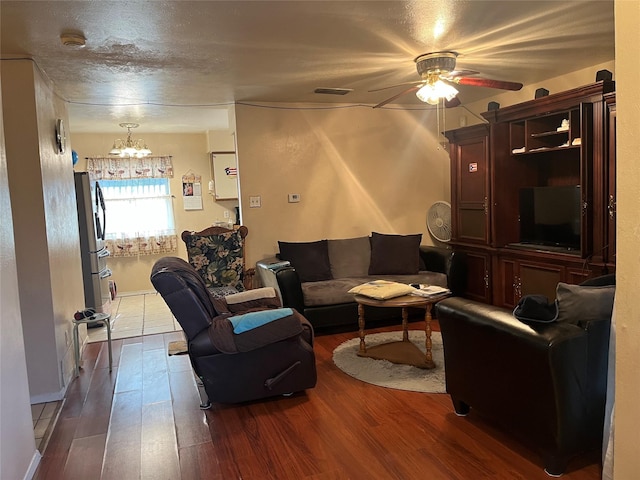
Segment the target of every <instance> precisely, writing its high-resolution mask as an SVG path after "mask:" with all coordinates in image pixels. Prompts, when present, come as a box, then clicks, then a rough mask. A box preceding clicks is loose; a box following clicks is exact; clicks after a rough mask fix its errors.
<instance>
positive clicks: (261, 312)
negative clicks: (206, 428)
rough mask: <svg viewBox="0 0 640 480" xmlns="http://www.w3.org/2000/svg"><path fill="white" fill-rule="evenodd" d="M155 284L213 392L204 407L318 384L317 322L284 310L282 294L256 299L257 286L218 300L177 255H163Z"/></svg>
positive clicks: (206, 388) (153, 278) (204, 384)
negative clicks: (314, 325)
mask: <svg viewBox="0 0 640 480" xmlns="http://www.w3.org/2000/svg"><path fill="white" fill-rule="evenodd" d="M151 283H152V284H153V286H154V287H155V289H156V290H157V291H158V292H159V293H160V294H161V295H162V297H163V299H164V301H165V302H166V303H167V305H168V307H169V309H170V310H171V312H172V313H173V315H174V316H175V317H176V319H177V320H178V322H179V323H180V326H181V327H182V329H183V330H184V334H185V337H186V340H187V345H188V353H189V357H190V359H191V364H192V366H193V370H194V372H195V374H196V376H197V377H198V378H199V379H200V380H201V382H202V387H203V388H204V391H205V392H206V395H207V397H208V398H204V399H202V405H201V408H208V407H209V406H210V402H219V403H238V402H244V401H249V400H256V399H259V398H264V397H270V396H276V395H288V394H291V393H294V392H298V391H301V390H305V389H308V388H312V387H314V386H315V384H316V378H317V376H316V365H315V354H314V352H313V328H312V326H311V324H310V323H309V322H308V321H307V320H306V319H305V318H304V317H303V316H302V315H301V314H300V313H298V312H297V311H295V310H292V309H283V308H278V307H280V300H279V298H278V297H277V295H276V294H275V292H273V296H272V298H266V299H261V298H257V297H259V295H258V294H257V292H256V290H251V291H248V292H244V293H240V294H237V295H239V296H243V295H244V296H248V297H249V299H248V300H247V301H242V302H239V303H231V302H232V299H230V300H229V301H227V299H226V298H215V297H214V296H213V295H212V294H211V292H209V290H207V288H206V286H205V284H204V281H203V279H202V277H201V276H200V275H199V274H198V273H197V272H196V270H195V269H194V268H193V267H192V266H191V265H189V264H188V263H187V262H186V261H184V260H182V259H181V258H177V257H164V258H161V259H159V260H158V261H157V262H156V263H155V264H154V266H153V268H152V271H151ZM263 290H267V289H263ZM242 298H244V297H242ZM252 313H253V314H254V315H250V314H252ZM273 318H276V319H275V320H274V319H273ZM237 325H241V326H244V328H240V329H238V328H237ZM234 330H236V331H238V332H241V333H236V332H234ZM201 393H202V392H201Z"/></svg>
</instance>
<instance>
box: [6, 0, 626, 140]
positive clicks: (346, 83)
mask: <svg viewBox="0 0 640 480" xmlns="http://www.w3.org/2000/svg"><path fill="white" fill-rule="evenodd" d="M0 19H1V35H2V36H1V41H0V46H1V49H2V58H9V57H29V58H33V59H34V60H35V62H36V63H37V65H38V67H39V68H40V69H41V70H42V71H43V72H45V74H46V76H48V77H49V78H50V79H51V80H52V82H53V83H54V84H55V85H56V87H57V89H58V91H59V93H60V94H61V96H62V97H63V98H64V99H65V100H67V101H68V102H69V114H70V130H71V131H72V132H109V131H113V132H116V131H122V129H121V128H120V127H118V123H120V122H125V121H135V122H138V123H140V124H141V127H140V131H141V132H200V131H205V130H209V129H216V128H225V126H226V122H227V118H228V115H227V108H226V107H227V106H228V105H231V104H233V103H234V102H291V103H301V102H302V103H306V102H340V103H349V104H365V105H371V106H373V105H375V104H376V103H378V102H380V101H382V100H384V99H386V98H387V97H390V96H392V95H394V94H395V93H398V92H399V91H400V90H401V89H402V87H400V88H398V89H389V90H384V91H381V92H373V93H371V92H369V90H371V89H375V88H380V87H384V86H387V85H394V84H397V83H402V82H410V81H415V80H419V76H418V74H417V72H416V69H415V64H414V62H413V59H414V58H415V57H416V56H417V55H419V54H422V53H426V52H431V51H439V50H455V51H457V52H459V53H460V56H459V57H458V62H457V68H464V69H470V70H477V71H479V72H480V74H479V76H480V77H486V78H495V79H500V80H510V81H516V82H522V83H524V84H525V85H527V84H534V83H536V82H539V81H541V80H544V79H547V78H550V77H554V76H558V75H561V74H562V72H570V71H575V70H579V69H581V68H584V67H587V66H589V65H594V64H598V63H603V62H607V61H610V60H613V58H614V17H613V1H612V0H608V1H565V2H557V1H553V2H547V1H539V0H536V1H481V0H471V1H451V0H448V1H445V0H441V1H389V2H385V1H364V2H352V1H338V2H331V1H285V2H275V1H258V2H250V1H231V2H223V1H196V2H191V1H128V2H112V1H70V2H66V1H49V2H46V1H33V2H29V1H15V2H12V1H4V0H3V1H2V2H0ZM66 31H71V32H81V33H82V34H83V35H84V36H85V37H86V39H87V42H86V46H85V47H84V48H80V49H77V48H69V47H64V46H63V45H62V44H61V42H60V34H61V33H62V32H66ZM317 87H340V88H349V89H353V91H352V92H351V93H349V94H347V95H344V96H333V95H318V94H314V93H313V91H314V89H315V88H317ZM459 90H460V98H461V100H462V101H463V102H467V103H468V102H471V101H475V100H480V99H484V98H490V97H491V96H492V95H495V94H496V93H499V91H496V90H492V89H487V88H480V87H462V86H461V87H459ZM396 103H401V104H404V105H411V106H415V107H418V106H424V107H425V108H426V106H425V104H422V103H421V102H419V101H418V100H417V99H416V98H415V95H411V94H409V95H405V96H403V97H401V98H400V99H398V100H397V102H396Z"/></svg>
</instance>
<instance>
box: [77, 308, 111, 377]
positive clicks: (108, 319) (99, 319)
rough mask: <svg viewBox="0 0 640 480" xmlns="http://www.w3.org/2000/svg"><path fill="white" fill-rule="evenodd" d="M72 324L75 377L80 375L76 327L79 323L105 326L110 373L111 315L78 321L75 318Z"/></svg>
mask: <svg viewBox="0 0 640 480" xmlns="http://www.w3.org/2000/svg"><path fill="white" fill-rule="evenodd" d="M72 322H73V353H74V358H75V361H76V369H75V376H76V377H77V376H78V375H80V338H79V335H78V325H80V324H81V323H94V322H104V323H105V324H106V325H107V344H108V347H109V371H111V366H112V363H113V356H112V353H111V315H109V314H108V313H96V314H95V315H92V316H91V317H87V318H81V319H80V320H76V319H75V318H74V319H73V320H72Z"/></svg>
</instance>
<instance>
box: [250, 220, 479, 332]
mask: <svg viewBox="0 0 640 480" xmlns="http://www.w3.org/2000/svg"><path fill="white" fill-rule="evenodd" d="M410 237H414V238H413V241H414V244H413V245H412V247H411V248H410V249H409V248H403V243H405V242H406V241H407V239H408V238H410ZM416 238H417V243H416ZM419 241H420V239H419V237H418V236H415V235H414V236H411V235H408V236H402V235H382V234H376V233H375V232H374V233H372V235H371V237H358V238H352V239H339V240H324V242H327V243H328V254H326V253H325V260H324V264H323V262H322V261H318V260H317V258H318V257H319V256H320V255H318V254H317V252H315V253H316V256H315V257H314V268H313V269H312V272H311V273H309V271H308V270H309V269H307V271H306V272H304V271H303V269H302V268H301V265H300V264H297V263H296V259H292V260H291V262H290V264H285V265H283V263H286V262H282V260H287V259H288V258H289V257H287V256H286V254H284V252H282V249H283V247H285V246H288V247H291V245H296V247H298V248H299V247H304V248H307V247H309V248H314V249H318V248H319V247H318V244H319V243H320V242H308V243H306V244H304V243H299V244H288V245H286V244H284V242H279V243H280V249H281V252H280V254H279V255H278V256H275V257H270V258H266V259H263V260H261V261H259V262H257V265H256V266H257V268H256V273H257V275H258V277H259V278H260V281H261V283H262V285H268V286H271V287H273V288H275V289H276V290H277V291H278V293H279V295H280V297H281V299H282V303H283V305H284V306H289V307H292V308H295V309H296V310H298V311H299V312H301V313H302V314H303V315H304V316H305V317H306V318H307V319H308V320H309V321H310V322H311V324H312V325H313V327H314V329H315V330H316V332H323V331H324V332H326V331H332V330H356V329H357V328H358V307H357V303H356V302H355V300H354V296H353V295H352V294H349V293H348V291H349V289H350V288H352V287H355V286H357V285H360V284H363V283H365V282H369V281H371V280H389V281H394V282H400V283H406V284H411V283H422V284H430V285H438V286H442V287H447V288H449V289H450V290H451V291H452V293H453V295H457V294H460V293H461V292H462V291H463V290H464V288H465V281H466V271H465V268H466V267H465V263H464V260H463V257H461V256H459V255H458V254H456V253H454V252H453V251H452V250H450V249H446V248H441V247H435V246H427V245H420V244H419ZM376 242H377V243H376ZM408 251H412V252H413V251H415V270H414V271H409V270H407V271H404V270H403V267H402V266H401V265H402V260H403V259H404V258H406V255H407V252H408ZM396 260H397V261H396ZM307 263H309V262H307ZM322 265H324V270H325V273H326V276H319V275H315V274H316V272H317V271H318V270H320V269H322ZM396 266H399V268H396ZM411 313H412V315H413V317H414V318H420V319H422V318H424V310H415V311H414V310H411ZM365 316H366V318H367V323H368V324H369V325H371V324H373V323H375V322H382V321H388V320H392V319H398V318H400V316H401V312H400V309H394V308H373V307H365Z"/></svg>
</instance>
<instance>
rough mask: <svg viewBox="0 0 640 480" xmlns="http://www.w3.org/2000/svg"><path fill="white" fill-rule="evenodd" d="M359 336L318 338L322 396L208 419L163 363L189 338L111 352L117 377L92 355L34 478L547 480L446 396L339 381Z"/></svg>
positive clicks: (181, 370)
mask: <svg viewBox="0 0 640 480" xmlns="http://www.w3.org/2000/svg"><path fill="white" fill-rule="evenodd" d="M397 328H398V327H397V326H396V327H386V328H379V329H371V330H368V332H369V331H371V332H376V331H388V330H394V329H396V330H397ZM410 328H412V329H413V328H417V329H419V328H421V326H420V323H415V324H411V327H410ZM436 329H437V325H436ZM355 335H356V333H353V332H352V333H343V334H335V335H325V336H317V337H316V343H315V352H316V359H317V367H318V385H317V386H316V388H314V389H311V390H309V391H307V392H302V393H298V394H295V395H293V396H292V397H288V398H285V397H278V398H274V399H269V400H265V401H259V402H252V403H247V404H242V405H218V404H214V406H213V407H212V408H211V410H208V411H201V410H199V409H198V405H199V398H198V393H197V389H196V386H195V382H194V378H193V375H192V373H191V369H190V364H189V360H188V358H187V357H186V356H184V355H183V356H173V357H169V356H168V355H167V354H166V351H167V345H168V343H169V342H170V341H172V340H179V339H181V338H182V334H181V333H175V332H174V333H165V334H159V335H151V336H144V337H135V338H128V339H123V340H116V341H114V343H113V351H114V369H113V372H112V373H111V374H109V371H108V368H107V367H108V358H107V348H106V344H105V343H104V342H103V343H92V344H89V345H88V346H87V348H86V350H85V354H84V369H83V370H82V371H81V374H80V376H79V377H78V378H77V379H76V380H75V381H74V382H73V383H72V384H71V385H70V387H69V390H68V392H67V396H66V401H65V403H64V406H63V409H62V411H61V413H60V417H59V420H58V423H57V424H56V427H55V429H54V431H53V434H52V436H51V439H50V440H49V444H48V447H47V449H46V450H45V452H44V456H43V458H42V461H41V463H40V466H39V468H38V470H37V472H36V475H35V477H34V478H35V479H37V480H44V479H69V480H78V479H117V480H131V479H150V480H151V479H153V480H158V479H171V480H176V479H183V480H198V479H208V480H229V479H243V480H258V479H259V480H263V479H277V480H288V479H292V480H293V479H296V480H297V479H313V480H320V479H322V480H329V479H354V480H359V479H376V480H377V479H402V480H405V479H406V480H411V479H424V478H430V479H443V480H445V479H446V480H452V479H465V480H466V479H473V480H476V479H483V478H491V479H504V480H514V479H522V480H536V479H548V478H549V477H548V476H547V475H546V474H545V473H544V471H543V469H542V466H541V463H540V462H541V460H540V458H539V457H538V456H537V455H536V453H535V452H534V451H532V450H529V449H528V448H527V447H526V446H524V445H521V444H520V443H517V442H515V441H514V440H513V439H512V438H511V437H510V436H509V435H508V434H507V433H505V432H503V431H501V430H499V429H496V428H495V427H494V426H493V425H492V424H491V423H488V422H486V421H484V420H483V419H482V418H480V417H479V416H477V415H474V413H473V411H472V413H471V414H470V415H469V416H467V417H464V418H463V417H457V416H456V415H455V414H454V412H453V408H452V407H451V402H450V400H449V397H448V396H447V395H444V394H423V393H416V392H404V391H397V390H390V389H385V388H381V387H376V386H373V385H369V384H365V383H362V382H360V381H358V380H355V379H353V378H351V377H349V376H348V375H346V374H344V373H342V372H341V371H340V370H338V369H337V368H336V367H335V365H334V364H333V362H332V358H331V357H332V352H333V349H334V348H335V347H336V346H338V345H339V344H340V343H342V342H343V341H346V340H348V339H350V338H353V337H354V336H355ZM600 471H601V470H600V465H599V455H598V453H597V452H594V454H593V455H587V456H583V457H579V458H576V459H575V460H574V461H573V462H572V463H571V464H570V465H569V470H568V472H567V473H565V475H564V476H563V478H565V479H567V480H596V479H600Z"/></svg>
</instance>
